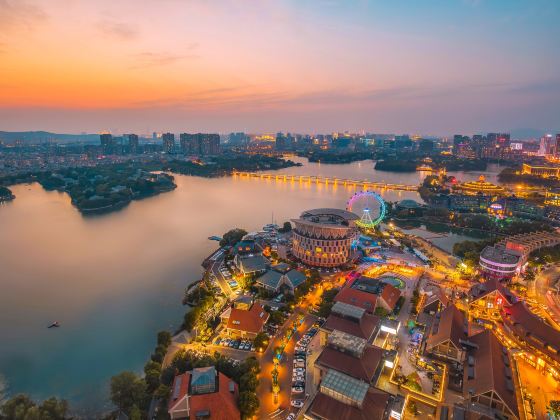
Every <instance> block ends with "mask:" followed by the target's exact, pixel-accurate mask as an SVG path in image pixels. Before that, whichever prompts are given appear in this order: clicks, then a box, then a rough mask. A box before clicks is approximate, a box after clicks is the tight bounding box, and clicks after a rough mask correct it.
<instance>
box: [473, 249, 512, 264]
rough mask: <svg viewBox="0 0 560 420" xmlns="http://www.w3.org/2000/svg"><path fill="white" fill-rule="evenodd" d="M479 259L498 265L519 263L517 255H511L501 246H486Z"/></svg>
mask: <svg viewBox="0 0 560 420" xmlns="http://www.w3.org/2000/svg"><path fill="white" fill-rule="evenodd" d="M480 258H484V259H485V260H488V261H491V262H496V263H499V264H512V265H513V264H517V263H518V261H519V255H515V254H513V253H512V252H511V251H510V250H507V249H506V248H505V247H502V246H490V245H488V246H486V247H485V248H484V249H483V250H482V253H481V254H480Z"/></svg>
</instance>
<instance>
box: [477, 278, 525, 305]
mask: <svg viewBox="0 0 560 420" xmlns="http://www.w3.org/2000/svg"><path fill="white" fill-rule="evenodd" d="M494 291H497V292H498V293H500V294H501V295H502V297H503V298H504V299H505V300H506V301H507V303H509V304H512V303H515V302H516V301H517V298H516V297H515V295H514V294H513V293H512V292H511V291H510V290H509V289H508V288H507V287H506V286H504V285H503V284H502V283H501V282H500V281H499V280H498V279H489V280H487V281H485V282H484V283H480V284H475V285H474V286H473V287H471V289H470V290H469V295H470V296H471V297H472V298H473V300H477V299H480V298H483V297H484V296H486V295H488V294H490V293H492V292H494Z"/></svg>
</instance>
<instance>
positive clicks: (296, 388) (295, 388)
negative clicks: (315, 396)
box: [292, 386, 303, 394]
mask: <svg viewBox="0 0 560 420" xmlns="http://www.w3.org/2000/svg"><path fill="white" fill-rule="evenodd" d="M292 392H293V393H294V394H301V393H302V392H303V387H301V386H293V387H292Z"/></svg>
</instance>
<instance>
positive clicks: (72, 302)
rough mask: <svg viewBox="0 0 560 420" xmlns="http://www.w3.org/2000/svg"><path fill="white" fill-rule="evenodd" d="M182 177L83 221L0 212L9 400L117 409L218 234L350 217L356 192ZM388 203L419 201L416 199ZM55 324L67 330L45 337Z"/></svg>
mask: <svg viewBox="0 0 560 420" xmlns="http://www.w3.org/2000/svg"><path fill="white" fill-rule="evenodd" d="M281 172H283V173H293V174H309V175H330V176H339V177H345V178H357V179H369V180H376V181H387V182H400V183H406V184H418V183H419V182H420V181H421V179H422V178H423V177H424V175H423V174H421V173H410V174H395V173H389V172H380V171H377V172H375V171H374V170H373V163H372V162H371V161H363V162H356V163H352V164H348V165H326V164H306V165H305V166H303V167H296V168H289V169H286V170H283V171H281ZM458 175H459V177H462V178H463V179H475V178H476V177H477V176H478V174H469V175H467V176H463V174H458ZM175 179H176V183H177V185H178V188H177V189H176V190H174V191H173V192H169V193H165V194H161V195H159V196H157V197H152V198H148V199H145V200H142V201H137V202H133V203H132V204H131V205H130V206H128V207H127V208H125V209H123V210H122V211H119V212H115V213H111V214H108V215H104V216H98V217H83V216H81V215H80V213H79V212H78V211H77V210H76V209H75V208H74V207H73V206H72V205H71V203H70V199H69V197H68V196H67V195H66V194H64V193H58V192H47V191H45V190H43V189H42V187H41V186H39V185H38V184H31V185H18V186H15V187H13V192H14V194H15V195H16V196H17V198H16V200H14V201H13V202H11V203H8V204H5V205H1V206H0V290H1V292H0V382H1V383H2V384H3V385H0V397H1V394H2V392H3V393H4V394H6V395H12V394H14V393H17V392H26V393H29V394H31V396H32V397H34V398H46V397H48V396H51V395H56V396H59V397H63V398H66V399H69V400H70V401H71V403H72V407H73V408H74V409H75V411H77V412H79V413H80V412H81V413H91V412H97V411H101V410H104V409H106V408H108V407H110V405H109V403H108V402H107V395H108V381H109V378H110V377H111V375H114V374H115V373H118V372H119V371H121V370H125V369H130V370H135V371H137V372H141V371H142V367H143V365H144V363H145V361H146V360H147V359H148V357H149V354H150V352H151V351H152V349H153V347H154V346H155V335H156V332H157V331H159V330H162V329H168V330H170V331H173V330H175V329H176V328H177V327H178V326H179V325H180V321H181V319H182V316H183V313H184V310H185V309H184V307H182V306H181V303H180V302H181V297H182V294H183V291H184V289H185V288H186V287H187V286H188V284H189V283H191V282H193V281H195V280H197V279H198V278H199V277H200V275H201V272H202V269H201V267H200V263H201V261H202V260H203V259H204V257H205V256H207V255H208V254H209V253H210V252H211V251H212V250H213V249H214V248H215V247H216V243H215V242H211V241H209V240H208V239H207V238H208V236H211V235H215V234H218V235H221V234H222V233H223V232H224V231H226V230H228V229H230V228H232V227H236V226H238V227H243V228H245V229H247V230H257V229H260V228H261V227H262V226H263V225H264V224H266V223H270V221H271V217H272V214H273V213H274V219H275V221H277V222H280V223H281V222H283V221H285V220H288V219H290V218H293V217H296V216H298V215H299V213H300V212H301V211H303V210H305V209H309V208H314V207H344V205H345V203H346V201H347V199H348V197H350V196H351V195H352V194H353V192H354V189H352V188H345V187H341V186H339V187H337V188H335V187H333V186H328V187H326V186H323V185H315V184H305V183H304V184H299V183H297V182H295V183H291V182H276V181H260V180H245V179H236V178H231V177H228V178H220V179H203V178H195V177H187V176H180V175H177V176H176V177H175ZM382 195H383V197H384V198H385V199H386V200H390V201H395V200H401V199H404V198H413V199H417V200H419V197H418V195H417V194H416V193H411V192H390V191H388V192H384V193H383V194H382ZM53 321H59V322H60V323H61V325H62V327H61V328H58V329H47V326H48V325H49V324H50V323H51V322H53ZM2 388H4V390H3V391H2Z"/></svg>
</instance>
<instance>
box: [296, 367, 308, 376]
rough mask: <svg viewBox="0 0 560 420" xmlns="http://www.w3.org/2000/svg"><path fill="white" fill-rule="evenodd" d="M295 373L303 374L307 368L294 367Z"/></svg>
mask: <svg viewBox="0 0 560 420" xmlns="http://www.w3.org/2000/svg"><path fill="white" fill-rule="evenodd" d="M294 373H300V374H302V375H303V374H304V373H305V369H304V368H301V367H296V368H294Z"/></svg>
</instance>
